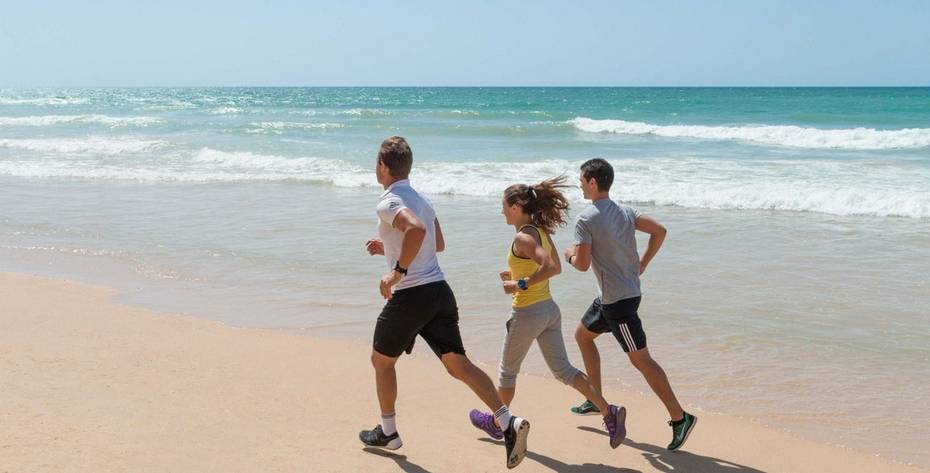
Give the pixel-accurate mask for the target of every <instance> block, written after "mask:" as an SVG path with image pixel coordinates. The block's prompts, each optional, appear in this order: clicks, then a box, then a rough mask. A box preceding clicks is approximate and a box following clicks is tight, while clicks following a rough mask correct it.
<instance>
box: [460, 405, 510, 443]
mask: <svg viewBox="0 0 930 473" xmlns="http://www.w3.org/2000/svg"><path fill="white" fill-rule="evenodd" d="M468 418H469V419H471V425H474V426H475V427H477V428H479V429H481V430H483V431H484V433H486V434H488V436H489V437H491V438H492V439H494V440H500V439H502V438H504V433H503V432H501V429H500V427H498V426H497V424H495V423H494V416H493V415H491V414H488V413H485V412H481V411H479V410H478V409H472V410H471V412H469V413H468Z"/></svg>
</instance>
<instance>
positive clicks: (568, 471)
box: [478, 438, 643, 473]
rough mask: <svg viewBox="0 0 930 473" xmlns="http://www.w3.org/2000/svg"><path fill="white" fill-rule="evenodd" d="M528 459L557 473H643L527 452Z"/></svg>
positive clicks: (494, 441)
mask: <svg viewBox="0 0 930 473" xmlns="http://www.w3.org/2000/svg"><path fill="white" fill-rule="evenodd" d="M478 440H480V441H482V442H488V443H493V444H495V445H501V446H503V445H504V442H502V441H500V440H492V439H489V438H481V439H478ZM526 458H529V459H530V460H533V461H535V462H537V463H539V464H540V465H542V466H544V467H546V468H549V469H551V470H552V471H557V472H559V473H643V472H642V471H639V470H632V469H630V468H617V467H614V466H610V465H605V464H603V463H585V464H583V465H569V464H568V463H564V462H561V461H559V460H556V459H555V458H552V457H547V456H545V455H540V454H538V453H536V452H530V451H527V452H526Z"/></svg>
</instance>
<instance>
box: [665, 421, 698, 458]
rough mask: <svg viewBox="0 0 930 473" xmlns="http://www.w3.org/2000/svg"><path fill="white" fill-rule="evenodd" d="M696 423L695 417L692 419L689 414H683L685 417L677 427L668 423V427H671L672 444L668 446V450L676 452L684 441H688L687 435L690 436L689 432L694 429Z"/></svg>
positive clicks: (670, 422)
mask: <svg viewBox="0 0 930 473" xmlns="http://www.w3.org/2000/svg"><path fill="white" fill-rule="evenodd" d="M696 423H697V417H694V416H693V415H691V414H688V413H687V412H685V417H684V419H682V422H681V423H680V424H678V425H675V424H674V423H672V421H669V422H668V425H670V426H672V443H670V444H668V447H667V448H668V449H669V450H678V449H679V448H681V446H682V445H684V444H685V441H686V440H688V435H691V430H692V429H694V424H696Z"/></svg>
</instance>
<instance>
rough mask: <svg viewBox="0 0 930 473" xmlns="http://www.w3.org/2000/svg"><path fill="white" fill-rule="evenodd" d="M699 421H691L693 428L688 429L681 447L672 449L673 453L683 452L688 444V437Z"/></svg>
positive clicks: (695, 419)
mask: <svg viewBox="0 0 930 473" xmlns="http://www.w3.org/2000/svg"><path fill="white" fill-rule="evenodd" d="M697 420H698V418H697V417H695V418H693V420H692V421H691V427H690V428H688V431H687V432H685V438H683V439H681V445H679V446H677V447H675V448H673V449H671V451H673V452H675V451H678V450H681V447H684V446H685V442H687V441H688V437H690V436H691V431H692V430H694V426H695V425H697Z"/></svg>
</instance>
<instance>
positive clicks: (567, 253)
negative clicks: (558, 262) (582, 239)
mask: <svg viewBox="0 0 930 473" xmlns="http://www.w3.org/2000/svg"><path fill="white" fill-rule="evenodd" d="M575 251H577V247H576V246H575V245H568V248H565V262H566V263H568V264H572V262H571V259H572V256H575Z"/></svg>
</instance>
